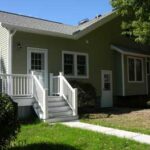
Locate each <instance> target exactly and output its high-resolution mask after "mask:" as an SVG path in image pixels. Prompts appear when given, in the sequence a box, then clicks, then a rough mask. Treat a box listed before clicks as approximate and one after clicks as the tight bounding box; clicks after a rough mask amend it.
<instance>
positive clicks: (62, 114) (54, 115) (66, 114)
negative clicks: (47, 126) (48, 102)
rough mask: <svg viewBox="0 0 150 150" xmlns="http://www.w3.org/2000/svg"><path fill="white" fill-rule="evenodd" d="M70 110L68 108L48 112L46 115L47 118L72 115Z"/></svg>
mask: <svg viewBox="0 0 150 150" xmlns="http://www.w3.org/2000/svg"><path fill="white" fill-rule="evenodd" d="M72 114H73V113H72V110H69V111H64V112H63V111H62V112H53V113H51V112H49V113H48V117H49V118H57V117H60V116H72Z"/></svg>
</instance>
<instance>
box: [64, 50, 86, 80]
mask: <svg viewBox="0 0 150 150" xmlns="http://www.w3.org/2000/svg"><path fill="white" fill-rule="evenodd" d="M62 57H63V59H62V60H63V62H62V65H63V66H62V68H63V72H64V74H65V75H66V76H67V77H73V78H87V77H88V54H85V53H76V52H68V51H64V52H63V55H62Z"/></svg>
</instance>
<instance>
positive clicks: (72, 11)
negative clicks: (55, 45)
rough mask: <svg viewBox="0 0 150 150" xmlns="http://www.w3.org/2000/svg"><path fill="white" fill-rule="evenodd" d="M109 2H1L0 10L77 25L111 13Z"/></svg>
mask: <svg viewBox="0 0 150 150" xmlns="http://www.w3.org/2000/svg"><path fill="white" fill-rule="evenodd" d="M111 9H112V8H111V5H110V3H109V0H1V2H0V10H3V11H8V12H13V13H19V14H23V15H28V16H34V17H38V18H43V19H48V20H52V21H58V22H62V23H65V24H71V25H76V24H77V23H78V22H79V21H80V20H82V19H85V18H89V19H91V18H93V17H94V16H96V15H97V14H104V13H108V12H110V11H111Z"/></svg>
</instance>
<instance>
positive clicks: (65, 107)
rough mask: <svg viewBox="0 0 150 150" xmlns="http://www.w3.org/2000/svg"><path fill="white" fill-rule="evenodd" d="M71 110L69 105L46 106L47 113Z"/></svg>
mask: <svg viewBox="0 0 150 150" xmlns="http://www.w3.org/2000/svg"><path fill="white" fill-rule="evenodd" d="M69 110H71V109H70V107H69V106H60V107H48V112H49V113H55V112H65V111H69Z"/></svg>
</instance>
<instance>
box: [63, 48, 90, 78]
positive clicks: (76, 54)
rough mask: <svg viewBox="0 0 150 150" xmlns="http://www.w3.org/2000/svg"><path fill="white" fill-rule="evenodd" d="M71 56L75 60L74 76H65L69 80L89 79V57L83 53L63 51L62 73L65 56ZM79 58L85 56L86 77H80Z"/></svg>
mask: <svg viewBox="0 0 150 150" xmlns="http://www.w3.org/2000/svg"><path fill="white" fill-rule="evenodd" d="M65 54H71V55H73V58H74V75H65V74H64V75H65V77H67V78H80V79H87V78H89V55H88V54H87V53H81V52H72V51H62V71H63V73H64V55H65ZM77 56H85V58H86V75H83V76H82V75H78V73H77V67H78V65H77Z"/></svg>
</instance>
